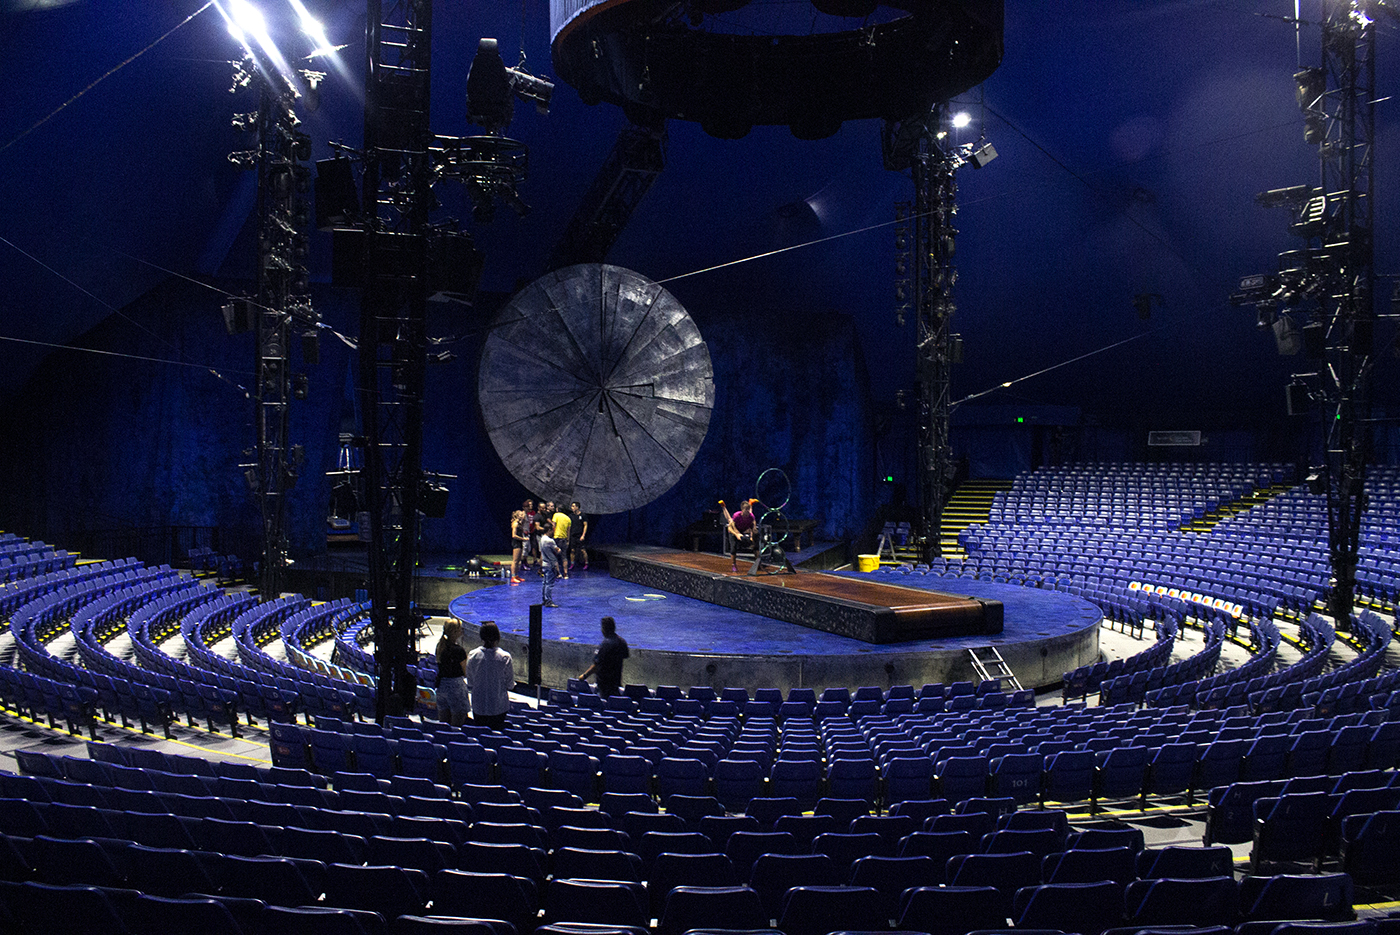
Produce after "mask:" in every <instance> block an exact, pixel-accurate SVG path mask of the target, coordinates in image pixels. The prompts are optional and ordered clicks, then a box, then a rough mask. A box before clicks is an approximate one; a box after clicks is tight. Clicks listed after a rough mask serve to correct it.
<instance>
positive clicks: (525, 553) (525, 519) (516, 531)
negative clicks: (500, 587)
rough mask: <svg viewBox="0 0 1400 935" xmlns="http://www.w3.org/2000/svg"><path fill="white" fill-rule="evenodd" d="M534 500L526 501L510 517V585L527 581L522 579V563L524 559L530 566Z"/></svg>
mask: <svg viewBox="0 0 1400 935" xmlns="http://www.w3.org/2000/svg"><path fill="white" fill-rule="evenodd" d="M534 506H535V503H534V501H533V500H526V501H525V502H524V503H523V504H522V505H521V508H520V509H518V510H516V511H515V512H514V513H512V514H511V515H510V545H511V550H510V583H511V584H520V583H521V582H522V581H524V580H525V579H523V578H521V577H520V562H521V560H522V559H524V560H525V562H526V563H527V564H528V563H529V561H530V556H529V546H530V511H531V510H532V509H534Z"/></svg>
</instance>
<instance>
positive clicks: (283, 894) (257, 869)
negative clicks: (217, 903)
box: [209, 854, 320, 906]
mask: <svg viewBox="0 0 1400 935" xmlns="http://www.w3.org/2000/svg"><path fill="white" fill-rule="evenodd" d="M209 875H210V877H211V878H213V879H215V880H217V881H218V882H219V883H220V893H221V894H223V895H228V896H241V897H251V898H253V899H261V900H263V901H264V902H266V903H269V904H272V905H279V906H303V905H307V904H310V903H314V902H316V900H317V897H319V896H320V893H319V892H313V891H312V888H311V885H310V884H309V883H308V882H307V880H306V877H305V876H304V875H303V874H302V872H301V869H300V867H299V866H298V865H297V863H296V862H295V861H294V860H292V859H291V858H288V857H240V856H237V855H232V854H228V855H223V856H220V857H219V858H218V860H217V863H216V864H215V865H214V866H211V867H210V868H209Z"/></svg>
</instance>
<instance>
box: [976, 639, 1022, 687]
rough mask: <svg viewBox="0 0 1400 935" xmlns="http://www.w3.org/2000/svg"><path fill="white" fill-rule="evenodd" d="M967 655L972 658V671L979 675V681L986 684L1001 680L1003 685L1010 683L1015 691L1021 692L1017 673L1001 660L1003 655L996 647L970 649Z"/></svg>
mask: <svg viewBox="0 0 1400 935" xmlns="http://www.w3.org/2000/svg"><path fill="white" fill-rule="evenodd" d="M967 654H968V655H969V656H971V657H972V670H973V671H974V672H976V673H977V677H978V678H979V679H981V680H982V681H984V682H985V681H988V680H990V679H1000V680H1001V683H1002V684H1003V685H1006V684H1008V683H1010V685H1011V688H1012V690H1013V691H1020V690H1021V681H1020V680H1019V679H1018V678H1016V673H1015V672H1012V671H1011V667H1010V666H1009V665H1007V664H1006V660H1005V659H1003V658H1001V653H999V652H997V648H996V647H995V646H978V647H976V648H973V649H969V650H968V651H967Z"/></svg>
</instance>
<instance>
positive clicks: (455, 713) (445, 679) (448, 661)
mask: <svg viewBox="0 0 1400 935" xmlns="http://www.w3.org/2000/svg"><path fill="white" fill-rule="evenodd" d="M436 655H437V664H438V681H437V711H438V719H439V720H442V721H446V722H447V723H449V724H451V725H452V726H453V727H461V726H462V723H463V722H464V721H466V719H467V715H468V714H471V713H472V702H471V697H470V696H469V695H468V694H467V675H466V668H465V666H466V661H467V651H466V649H465V648H463V646H462V623H461V621H459V620H449V621H447V623H446V624H444V625H443V628H442V638H441V639H439V640H438V644H437V653H436Z"/></svg>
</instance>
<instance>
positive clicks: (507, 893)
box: [429, 870, 539, 932]
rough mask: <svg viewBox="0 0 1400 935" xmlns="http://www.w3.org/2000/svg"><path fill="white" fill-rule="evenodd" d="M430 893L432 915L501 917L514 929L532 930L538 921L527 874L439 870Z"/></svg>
mask: <svg viewBox="0 0 1400 935" xmlns="http://www.w3.org/2000/svg"><path fill="white" fill-rule="evenodd" d="M429 893H430V896H431V899H432V912H433V914H434V915H440V916H458V917H465V918H475V919H500V920H502V921H504V922H509V923H510V924H511V925H513V926H515V929H516V931H517V932H529V931H531V930H532V929H533V927H534V925H535V923H536V922H537V921H538V919H537V913H538V911H539V895H538V889H537V887H536V883H535V881H534V880H532V879H530V878H527V877H518V876H512V875H510V874H508V873H470V872H467V871H462V870H440V871H438V872H437V873H436V874H434V875H433V877H432V880H431V884H430V887H429Z"/></svg>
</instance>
